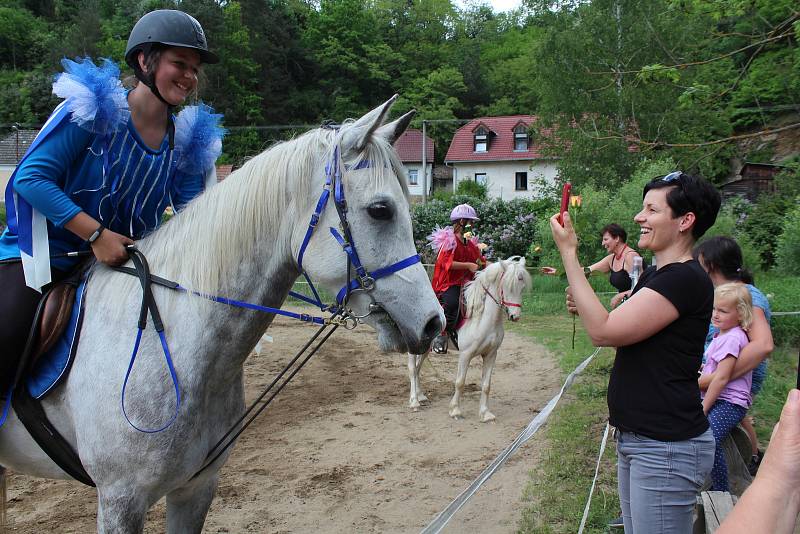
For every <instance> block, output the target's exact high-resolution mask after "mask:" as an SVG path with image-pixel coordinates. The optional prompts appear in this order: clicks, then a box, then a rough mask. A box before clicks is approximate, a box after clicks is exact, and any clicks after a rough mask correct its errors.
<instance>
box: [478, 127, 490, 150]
mask: <svg viewBox="0 0 800 534" xmlns="http://www.w3.org/2000/svg"><path fill="white" fill-rule="evenodd" d="M487 150H489V131H488V130H487V129H486V128H484V127H483V126H481V127H480V128H478V129H477V130H475V152H486V151H487Z"/></svg>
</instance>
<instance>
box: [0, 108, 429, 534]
mask: <svg viewBox="0 0 800 534" xmlns="http://www.w3.org/2000/svg"><path fill="white" fill-rule="evenodd" d="M395 99H396V96H395V97H394V98H392V99H391V100H389V101H388V102H386V103H385V104H383V105H382V106H380V107H378V108H376V109H375V110H373V111H372V112H370V113H368V114H367V115H365V116H364V117H362V118H361V119H359V120H357V121H354V122H349V123H346V124H345V125H343V126H342V127H341V128H340V129H339V130H332V129H318V130H313V131H311V132H308V133H306V134H304V135H302V136H300V137H299V138H297V139H295V140H292V141H288V142H285V143H282V144H279V145H277V146H275V147H273V148H271V149H269V150H267V151H266V152H264V153H262V154H260V155H258V156H256V157H254V158H253V159H251V160H250V161H249V162H248V163H246V164H245V165H244V166H243V167H242V168H241V169H240V170H238V171H236V172H235V173H233V174H232V175H231V176H230V177H229V178H228V179H227V180H225V181H224V182H222V183H220V184H218V185H215V186H214V187H211V188H210V189H209V190H208V191H207V192H206V193H205V194H203V195H202V196H201V197H199V198H198V199H196V200H195V201H194V202H192V203H191V204H190V205H189V206H187V207H186V208H185V210H184V211H183V212H181V213H180V214H178V215H177V216H175V217H174V218H173V219H172V220H171V221H170V222H169V223H167V224H166V225H165V226H164V227H163V228H162V229H160V230H159V231H157V232H155V233H153V234H152V235H151V236H149V237H147V238H146V239H144V240H142V241H141V242H139V243H138V247H139V249H140V250H141V251H142V252H143V253H144V254H145V255H146V256H147V258H148V259H149V261H150V266H151V270H152V272H153V274H156V275H159V276H162V277H165V278H169V279H173V280H176V281H178V282H180V283H181V284H182V285H183V286H184V287H189V288H192V289H196V290H198V291H202V292H207V293H211V294H221V295H223V296H225V297H228V298H232V299H238V300H242V301H247V302H253V303H257V304H260V305H263V306H270V307H280V306H281V304H282V303H283V301H284V300H285V299H286V296H287V294H288V292H289V290H290V289H291V287H292V284H293V283H294V281H295V279H296V278H297V277H298V276H299V275H300V274H301V273H300V270H299V268H298V260H297V257H298V252H299V251H300V249H301V246H302V243H303V238H304V236H305V232H306V229H307V228H308V223H309V220H310V218H311V214H312V213H313V211H314V209H315V205H316V203H317V199H318V198H319V195H320V193H321V192H322V190H323V184H324V182H325V179H326V172H325V167H326V164H327V163H329V162H330V161H331V155H332V153H333V152H334V148H335V147H337V146H338V149H339V154H340V156H341V162H342V169H344V174H343V179H342V182H343V184H344V192H345V194H346V199H347V207H348V211H347V220H348V221H349V222H350V224H351V226H352V235H353V242H354V244H355V245H356V247H357V250H358V253H359V256H360V260H361V263H362V264H363V265H364V266H365V267H366V269H367V270H368V271H370V272H373V271H375V270H376V269H380V268H382V267H385V266H387V265H391V264H393V263H395V262H398V261H400V260H402V259H404V258H408V257H413V256H414V255H415V254H416V250H415V247H414V241H413V238H412V232H411V218H410V213H409V204H408V199H407V195H408V190H407V186H406V185H405V180H404V179H403V174H402V166H401V164H400V162H399V161H398V159H397V155H396V153H395V152H394V150H393V149H392V146H391V143H392V142H393V141H394V140H395V139H396V138H397V137H398V136H399V135H400V134H401V133H402V132H403V130H405V128H406V127H407V125H408V123H409V121H410V119H411V116H412V115H413V112H411V113H409V114H406V115H405V116H403V117H401V118H400V119H398V120H397V121H395V122H392V123H390V124H386V125H384V124H383V123H384V120H385V119H386V116H387V114H388V111H389V108H390V107H391V105H392V103H393V102H394V100H395ZM365 162H366V163H367V164H364V163H365ZM359 163H361V164H359ZM330 204H331V203H329V205H328V207H327V208H326V209H325V210H324V211H323V213H322V215H321V217H320V220H319V224H318V226H317V230H316V232H315V233H314V234H313V235H312V237H311V240H310V242H309V244H308V247H307V249H306V250H305V256H304V261H303V267H304V268H305V270H306V272H307V273H308V275H309V276H310V278H311V279H312V281H313V282H314V283H315V284H319V285H321V286H322V287H324V288H325V289H327V290H328V291H332V292H333V293H336V291H337V290H338V289H339V288H341V287H342V286H343V285H344V284H345V282H346V281H347V276H348V269H347V261H348V259H347V258H348V256H346V255H345V254H344V253H343V252H342V247H341V246H340V245H339V244H338V243H337V241H336V240H335V239H334V238H333V237H332V235H331V234H332V232H331V231H330V230H329V228H336V227H338V226H339V223H340V221H339V216H338V214H337V210H336V209H334V207H333V206H331V205H330ZM153 291H154V294H155V298H156V300H157V301H158V303H159V305H160V306H161V312H162V316H163V318H164V323H165V326H166V338H167V340H168V342H169V346H170V349H171V351H172V358H173V361H174V365H175V369H176V371H177V375H178V378H179V384H180V393H181V397H182V402H181V405H180V412H179V414H178V417H177V419H176V420H175V422H174V424H172V425H171V426H169V427H168V428H167V429H166V430H164V431H162V432H159V433H152V434H147V433H142V432H139V431H137V430H135V429H134V428H132V427H131V425H129V424H128V423H127V422H126V421H125V419H124V418H123V414H122V411H121V407H120V392H121V389H122V384H123V379H124V377H125V372H126V369H127V365H128V360H129V358H130V356H131V349H132V345H133V342H134V338H135V335H136V320H137V316H138V312H139V305H140V299H141V287H140V286H139V281H138V280H137V279H136V278H135V277H132V276H128V275H126V274H121V273H118V272H115V271H112V270H110V269H108V268H106V267H104V266H98V267H97V268H96V269H95V271H94V274H93V275H92V277H91V278H90V280H89V283H88V286H87V288H86V314H85V317H84V321H83V333H82V336H81V339H80V345H79V347H78V351H77V355H76V358H75V361H74V364H73V366H72V370H71V374H70V375H69V377H68V378H67V380H66V381H65V382H64V383H62V384H61V385H60V386H58V387H57V388H56V389H55V390H54V391H53V393H51V394H50V395H48V396H47V397H45V398H44V400H43V406H44V409H45V411H46V413H47V415H48V416H49V418H50V421H51V422H52V423H53V424H54V425H55V426H56V427H57V429H58V431H59V432H60V433H61V434H62V435H63V436H64V437H65V438H66V440H67V441H68V442H69V443H70V444H71V445H72V447H73V449H74V450H75V451H76V452H77V454H78V456H79V457H80V461H81V462H82V464H83V466H84V468H85V470H86V472H87V473H88V474H89V475H90V476H91V478H92V480H93V481H94V482H95V483H96V485H97V496H98V513H97V530H98V531H99V532H103V533H111V532H113V533H136V532H142V530H143V528H144V520H145V514H146V512H147V510H148V509H149V508H150V507H151V506H152V505H153V504H154V503H155V502H156V501H158V500H159V499H160V498H161V497H162V496H164V495H166V501H167V531H168V532H170V533H181V534H184V533H190V532H200V531H201V530H202V527H203V523H204V521H205V517H206V513H207V512H208V508H209V506H210V505H211V501H212V499H213V497H214V493H215V490H216V487H217V478H218V471H219V469H220V467H221V466H222V464H223V463H224V462H225V460H226V459H227V457H228V454H229V452H230V449H229V450H228V452H226V453H225V454H223V455H222V456H221V457H220V458H219V459H217V460H216V461H215V462H214V463H213V464H211V465H210V466H209V467H208V468H207V469H205V470H203V471H202V472H201V473H200V474H199V475H198V476H196V477H195V475H196V474H197V473H198V470H199V469H200V468H201V466H203V463H204V461H205V460H206V458H207V456H208V454H209V450H210V449H211V447H212V446H213V445H214V444H215V443H216V442H217V440H218V439H219V438H220V437H221V436H222V435H223V434H224V433H225V432H226V431H227V430H228V428H230V427H231V426H232V425H233V424H234V422H235V421H236V420H237V418H238V417H239V416H240V415H241V414H242V412H243V410H244V384H243V364H244V361H245V359H246V358H247V356H248V354H249V353H250V351H251V350H252V349H253V347H254V346H255V344H256V342H257V341H258V339H259V338H260V337H261V336H262V335H263V333H264V331H265V330H266V328H267V326H268V325H269V324H270V323H271V321H272V319H273V318H274V315H267V314H261V313H257V312H254V311H249V310H244V309H241V308H232V307H228V306H224V305H221V304H215V303H211V302H208V301H206V300H203V299H201V298H198V297H192V296H187V295H186V294H181V293H176V292H170V291H169V290H167V289H165V288H161V287H154V290H153ZM348 306H349V307H352V309H353V312H354V313H356V314H360V315H364V314H366V313H367V311H372V313H371V315H369V316H368V317H367V318H366V320H367V322H370V323H371V324H372V325H373V326H374V327H375V328H376V330H377V331H378V338H379V344H380V346H381V348H382V349H384V350H402V351H406V350H412V351H414V350H417V351H419V352H421V351H423V350H426V349H427V348H428V347H429V346H430V344H431V340H432V339H433V337H434V336H435V335H436V334H437V333H438V332H439V331H440V329H441V326H442V324H443V321H444V317H443V314H442V312H441V308H440V306H439V303H438V302H437V300H436V297H435V295H434V293H433V291H432V289H431V287H430V282H429V281H428V277H427V275H426V274H425V270H424V268H423V267H422V265H421V264H420V263H415V264H413V265H411V266H409V267H407V268H404V269H403V270H401V271H399V272H395V273H394V274H390V275H388V276H385V277H381V278H379V279H377V280H376V281H375V282H374V288H373V289H372V290H371V291H369V292H365V291H358V292H356V293H355V294H353V296H352V298H351V300H350V302H349V303H348ZM314 331H315V329H314V328H308V329H307V335H309V336H310V335H311V334H312V333H313V332H314ZM125 405H126V408H127V412H128V415H129V416H130V418H131V420H132V421H134V422H135V423H138V424H140V425H142V426H149V427H152V426H156V425H161V424H163V423H164V422H165V421H167V420H168V419H169V418H170V417H171V415H172V413H173V411H174V409H175V406H176V403H175V394H174V391H173V385H172V382H171V380H170V376H169V373H168V372H167V371H166V366H165V364H164V356H163V353H162V347H161V345H160V342H159V338H158V337H157V336H156V335H155V333H154V332H153V329H152V328H148V329H147V330H145V335H144V337H143V339H142V343H141V347H140V349H139V354H138V358H137V360H136V365H135V366H134V368H133V371H132V374H131V378H130V381H129V382H128V386H127V390H126V398H125ZM0 463H1V464H2V465H3V466H6V467H10V468H12V469H14V470H15V471H17V472H21V473H27V474H30V475H34V476H40V477H47V478H69V477H68V476H66V474H65V473H64V472H63V471H62V470H61V469H59V468H58V467H57V466H56V465H55V464H54V463H53V462H52V461H51V460H50V459H49V458H48V457H47V456H46V455H45V454H44V453H43V452H42V451H41V450H40V449H39V447H38V446H37V445H36V443H35V442H34V441H33V440H32V438H31V437H30V436H29V435H28V433H27V432H26V430H25V428H24V427H23V426H22V424H21V423H20V422H19V419H18V418H17V417H16V415H15V414H13V413H12V414H10V415H9V418H8V420H7V421H6V424H5V425H4V426H3V428H2V429H0ZM268 505H269V504H268V503H266V502H265V503H264V506H268Z"/></svg>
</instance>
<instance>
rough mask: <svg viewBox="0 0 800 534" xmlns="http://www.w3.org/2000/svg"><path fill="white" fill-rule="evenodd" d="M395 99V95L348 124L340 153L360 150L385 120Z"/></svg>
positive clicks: (358, 151)
mask: <svg viewBox="0 0 800 534" xmlns="http://www.w3.org/2000/svg"><path fill="white" fill-rule="evenodd" d="M395 100H397V95H394V96H393V97H392V98H390V99H389V100H387V101H386V102H384V103H383V104H381V105H380V106H378V107H377V108H375V109H373V110H372V111H370V112H369V113H367V114H366V115H364V116H363V117H361V118H360V119H358V120H357V121H356V122H354V123H353V124H351V125H350V126H348V128H347V130H346V131H345V132H344V134H343V135H342V154H346V153H347V152H355V153H356V154H358V153H360V152H362V151H363V150H364V148H366V146H367V143H369V140H370V138H371V137H372V134H374V133H375V130H377V129H378V128H380V126H381V125H382V124H383V123H384V121H385V120H386V117H387V116H388V115H389V109H390V108H391V107H392V104H394V102H395Z"/></svg>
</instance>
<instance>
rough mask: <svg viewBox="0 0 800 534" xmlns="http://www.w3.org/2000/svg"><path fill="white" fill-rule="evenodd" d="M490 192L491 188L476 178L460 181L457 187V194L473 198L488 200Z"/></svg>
mask: <svg viewBox="0 0 800 534" xmlns="http://www.w3.org/2000/svg"><path fill="white" fill-rule="evenodd" d="M488 193H489V188H488V187H487V186H486V185H484V184H481V183H478V182H476V181H475V180H464V181H462V182H458V186H457V187H456V195H464V196H468V197H470V198H473V199H479V200H486V197H487V195H488Z"/></svg>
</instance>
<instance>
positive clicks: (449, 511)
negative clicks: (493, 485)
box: [422, 347, 601, 534]
mask: <svg viewBox="0 0 800 534" xmlns="http://www.w3.org/2000/svg"><path fill="white" fill-rule="evenodd" d="M600 348H601V347H598V348H597V349H595V351H594V352H593V353H592V354H591V355H589V357H587V358H586V359H585V360H583V362H581V364H580V365H579V366H578V367H576V368H575V370H574V371H572V372H571V373H570V374H569V376H567V379H566V380H565V381H564V385H563V386H561V391H559V392H558V394H557V395H556V396H555V397H553V398H552V399H550V401H549V402H548V403H547V405H545V407H544V408H543V409H542V411H541V412H539V413H538V414H536V417H534V418H533V420H532V421H531V422H530V423H528V426H527V427H525V428H524V429H523V430H522V432H520V434H519V435H518V436H517V437H516V439H514V441H513V442H512V443H511V445H509V446H508V447H506V448H505V450H503V452H501V453H500V454H499V455H497V458H495V459H494V461H492V463H491V464H489V466H488V467H487V468H486V469H484V470H483V472H482V473H481V474H480V475H478V478H476V479H475V480H474V481H473V482H472V484H470V485H469V487H468V488H467V489H465V490H464V491H462V492H461V494H460V495H459V496H458V497H456V498H455V499H454V500H453V502H451V503H450V504H449V505H447V508H445V509H444V510H442V511H441V512H440V513H439V515H437V516H436V517H435V518H434V520H433V521H431V522H430V524H429V525H428V526H427V527H425V528H424V529H423V530H422V534H437V533H438V532H441V530H442V529H443V528H444V527H445V525H447V523H448V522H449V521H450V519H452V517H453V516H454V515H455V513H456V512H458V511H459V510H460V509H461V507H462V506H464V505H465V504H466V503H467V501H468V500H469V499H470V498H471V497H472V496H473V495H474V494H475V492H477V491H478V489H480V487H481V486H483V484H484V482H486V481H487V480H489V478H491V476H492V475H493V474H494V473H495V471H497V470H498V469H499V468H500V467H501V466H502V465H503V464H504V463H506V461H507V460H508V459H509V458H510V457H511V455H512V454H514V453H515V452H516V451H517V449H519V448H520V447H521V446H522V445H524V444H525V442H526V441H528V440H529V439H531V437H532V436H533V435H534V434H535V433H536V431H537V430H539V428H540V427H541V426H542V425H543V424H544V423H545V421H547V418H548V417H549V416H550V412H552V411H553V408H555V406H556V404H558V401H559V400H561V396H562V395H564V392H565V391H566V390H567V389H568V388H569V387H570V386H571V385H572V383H573V382H574V381H575V377H576V376H578V375H579V374H580V373H581V372H582V371H583V370H584V369H585V368H586V366H587V365H589V363H591V361H592V359H593V358H594V357H595V356H596V355H597V353H598V352H600Z"/></svg>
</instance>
